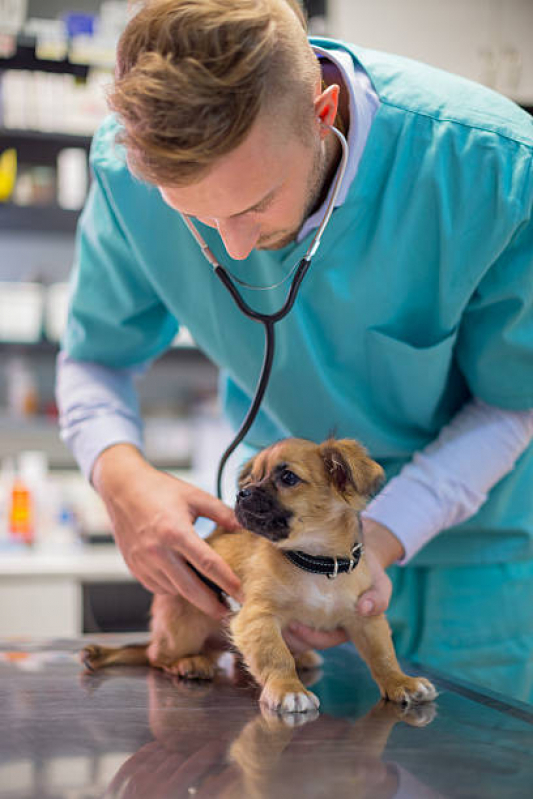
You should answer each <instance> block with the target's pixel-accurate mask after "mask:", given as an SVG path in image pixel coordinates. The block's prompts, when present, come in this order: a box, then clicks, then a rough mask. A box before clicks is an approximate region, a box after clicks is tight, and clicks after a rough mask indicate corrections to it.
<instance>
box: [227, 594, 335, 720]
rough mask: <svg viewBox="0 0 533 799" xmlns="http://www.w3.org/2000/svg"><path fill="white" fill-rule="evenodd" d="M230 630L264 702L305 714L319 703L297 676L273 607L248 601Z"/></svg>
mask: <svg viewBox="0 0 533 799" xmlns="http://www.w3.org/2000/svg"><path fill="white" fill-rule="evenodd" d="M230 629H231V635H232V638H233V642H234V644H235V646H236V647H237V649H239V651H240V652H241V653H242V656H243V658H244V661H245V663H246V665H247V667H248V669H249V670H250V672H251V673H252V675H253V676H254V677H255V679H256V680H257V682H258V683H259V684H260V685H261V686H262V688H263V690H262V692H261V702H264V703H265V704H266V705H268V707H270V708H272V709H273V710H276V711H281V712H288V713H291V712H299V713H305V712H306V711H308V710H314V709H316V708H317V707H318V706H319V704H320V702H319V700H318V697H316V696H315V695H314V694H312V693H311V692H310V691H307V690H306V689H305V688H304V686H303V684H302V683H301V682H300V680H299V679H298V675H297V673H296V666H295V663H294V658H293V656H292V655H291V653H290V651H289V648H288V646H287V644H286V643H285V641H284V640H283V637H282V635H281V625H280V622H279V620H278V619H277V618H276V616H275V615H274V613H273V612H272V611H271V610H269V609H268V608H258V607H257V605H255V604H254V606H253V607H250V606H248V607H247V606H246V604H245V605H243V607H242V608H241V610H240V611H239V612H238V613H237V615H236V616H234V618H233V619H232V621H231V624H230Z"/></svg>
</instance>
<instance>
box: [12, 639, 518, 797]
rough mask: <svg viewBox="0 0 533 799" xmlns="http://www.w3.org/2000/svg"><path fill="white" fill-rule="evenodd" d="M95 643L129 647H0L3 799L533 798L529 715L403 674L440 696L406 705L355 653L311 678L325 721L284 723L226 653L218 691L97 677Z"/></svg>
mask: <svg viewBox="0 0 533 799" xmlns="http://www.w3.org/2000/svg"><path fill="white" fill-rule="evenodd" d="M140 637H141V639H142V636H140ZM138 639H139V636H137V640H138ZM96 640H98V641H101V642H104V643H105V642H108V643H115V642H116V643H124V642H125V641H127V642H130V641H131V640H132V637H131V635H129V636H117V635H113V636H111V635H108V636H105V635H104V636H101V635H100V636H98V637H96V636H87V637H85V638H84V639H83V641H81V640H78V641H74V640H68V641H65V640H59V641H47V642H40V643H39V642H32V641H25V642H23V641H18V642H14V641H3V642H0V708H1V715H2V737H1V743H0V799H7V797H9V799H15V797H16V799H48V797H54V798H55V797H65V799H89V798H90V797H91V798H92V797H106V799H111V798H112V797H116V799H119V797H120V799H129V798H130V797H137V798H139V797H140V798H141V799H144V797H146V799H167V798H168V799H170V798H171V797H172V799H175V797H192V796H194V797H195V798H196V799H200V798H202V797H224V798H225V799H248V797H250V799H263V798H264V799H267V797H275V799H289V798H290V799H294V797H297V796H301V797H330V796H333V797H335V799H344V797H350V799H354V797H355V798H356V799H392V798H393V797H396V798H397V799H417V798H418V797H423V798H424V799H442V797H446V798H447V799H448V798H451V797H465V798H466V797H469V799H473V798H474V797H483V799H487V798H489V797H494V799H496V797H498V799H500V798H501V797H505V799H519V798H520V799H522V797H523V799H526V797H527V799H530V797H531V796H533V759H532V757H531V753H532V752H533V707H531V706H529V705H522V704H519V703H517V702H514V701H508V700H506V699H505V698H504V697H501V696H496V695H494V694H488V693H485V692H483V691H478V690H476V689H475V688H474V687H472V686H467V685H461V684H457V683H452V682H450V681H448V680H446V679H444V678H442V677H440V678H439V677H438V676H436V675H435V673H434V672H428V671H427V670H424V669H422V670H421V669H418V668H417V669H416V670H413V669H410V668H409V666H408V665H407V671H411V672H413V671H416V673H422V674H424V675H426V676H429V677H431V679H432V680H434V682H435V683H436V685H437V687H438V689H439V691H440V695H439V697H438V699H437V700H436V702H435V703H433V704H431V705H424V706H420V707H415V708H411V709H407V710H405V709H402V708H399V707H396V706H394V705H392V704H390V703H386V702H382V701H380V699H379V694H378V690H377V688H376V686H375V684H374V682H373V681H372V679H371V677H370V675H369V673H368V671H367V669H366V666H365V665H364V664H363V663H362V662H361V660H360V659H359V657H358V655H357V654H356V652H355V650H354V649H352V647H351V646H350V645H344V646H341V647H337V648H336V649H333V650H330V651H329V652H327V653H325V662H324V665H323V666H322V668H321V669H320V670H319V671H316V672H309V674H308V677H307V682H308V685H312V686H313V692H314V693H316V694H317V696H318V697H319V698H320V700H321V709H320V714H317V715H315V716H311V715H310V714H294V715H292V716H290V715H289V716H287V717H279V716H276V715H274V714H271V713H269V712H267V711H265V710H264V709H263V710H262V709H261V708H260V706H259V703H258V701H257V700H258V696H259V691H258V689H257V687H256V686H255V685H254V683H253V682H252V681H251V680H250V678H248V677H247V675H246V674H244V673H243V672H242V670H241V669H240V667H239V666H238V665H237V664H235V663H234V662H233V660H232V658H231V656H230V655H229V654H227V655H224V656H223V659H222V661H221V666H222V668H221V671H220V672H219V674H218V675H217V678H216V679H215V681H214V682H213V683H206V682H200V683H198V682H197V683H194V682H187V681H182V680H179V679H177V678H171V677H169V676H167V675H165V674H163V673H160V672H157V671H155V670H151V669H148V668H127V667H117V668H115V669H108V670H107V671H105V672H99V673H96V674H92V675H90V674H86V673H84V670H83V667H82V666H81V665H80V663H79V662H78V659H77V657H78V651H79V650H80V649H81V648H82V646H83V645H84V644H85V643H87V642H88V641H96Z"/></svg>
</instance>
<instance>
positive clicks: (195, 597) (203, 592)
mask: <svg viewBox="0 0 533 799" xmlns="http://www.w3.org/2000/svg"><path fill="white" fill-rule="evenodd" d="M168 555H169V561H170V562H169V563H168V564H167V569H166V574H167V577H168V578H169V580H171V581H172V583H173V586H174V587H173V590H172V593H173V594H181V595H182V596H184V597H185V599H187V600H188V601H189V602H191V603H192V604H193V605H196V607H197V608H200V610H203V612H204V613H206V614H207V615H208V616H211V617H212V618H214V619H222V618H224V617H225V616H226V615H227V613H228V608H227V607H226V605H223V604H222V602H219V600H218V599H217V596H216V594H215V593H214V591H213V590H212V589H211V588H209V587H208V586H207V585H206V584H205V583H203V582H202V581H201V580H200V578H199V577H197V575H196V574H195V573H194V572H193V570H192V569H190V568H189V566H188V565H187V564H186V563H185V561H184V560H183V558H181V557H180V556H179V555H176V554H175V553H174V552H169V553H168ZM213 582H214V581H213Z"/></svg>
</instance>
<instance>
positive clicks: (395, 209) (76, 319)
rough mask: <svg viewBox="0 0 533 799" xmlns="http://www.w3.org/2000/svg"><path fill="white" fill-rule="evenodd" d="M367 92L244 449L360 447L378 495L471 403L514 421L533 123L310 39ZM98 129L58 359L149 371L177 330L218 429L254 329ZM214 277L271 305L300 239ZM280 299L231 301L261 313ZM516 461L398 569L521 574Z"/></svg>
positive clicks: (522, 341)
mask: <svg viewBox="0 0 533 799" xmlns="http://www.w3.org/2000/svg"><path fill="white" fill-rule="evenodd" d="M311 43H312V44H317V45H319V46H320V47H323V48H325V49H336V50H346V51H347V52H349V53H350V54H351V56H352V58H353V59H354V62H356V63H359V64H360V65H361V66H362V67H363V68H364V69H365V70H366V71H367V73H368V75H369V76H370V79H371V81H372V84H373V86H374V88H375V90H376V92H377V94H378V97H379V100H380V106H379V109H378V111H377V114H376V116H375V118H374V121H373V123H372V127H371V130H370V134H369V138H368V141H367V144H366V147H365V150H364V152H363V156H362V159H361V162H360V165H359V168H358V172H357V174H356V176H355V179H354V181H353V183H352V185H351V188H350V190H349V192H348V195H347V197H346V201H345V202H344V204H343V205H342V206H341V207H339V208H337V209H335V211H334V212H333V215H332V218H331V221H330V225H329V227H328V229H327V230H326V232H325V234H324V237H323V240H322V245H321V248H320V249H319V251H318V253H317V255H316V257H315V258H314V261H313V263H312V266H311V268H310V270H309V272H308V274H307V276H306V278H305V280H304V282H303V284H302V287H301V290H300V293H299V296H298V299H297V302H296V304H295V306H294V309H293V310H292V312H291V314H290V315H289V316H288V317H287V318H286V319H284V320H283V321H282V322H280V323H279V324H278V325H277V326H276V343H277V349H276V356H275V361H274V369H273V374H272V377H271V381H270V385H269V388H268V391H267V394H266V397H265V400H264V402H263V407H262V411H261V413H260V416H259V418H258V420H257V421H256V423H255V424H254V426H253V428H252V430H251V431H250V434H249V436H248V439H247V441H248V442H249V443H250V444H252V445H253V446H258V447H260V446H264V445H267V444H269V443H271V442H272V441H273V440H275V439H277V438H280V437H282V436H284V435H287V434H290V435H296V436H303V437H305V438H310V439H313V440H316V441H320V440H322V439H324V438H326V437H327V436H328V435H329V434H330V433H331V432H332V431H334V432H335V434H336V435H337V436H340V437H344V436H349V437H354V438H357V439H359V440H360V441H361V442H362V443H363V444H364V445H365V446H366V447H367V448H368V450H369V452H370V453H371V455H372V456H373V457H374V458H376V459H377V460H378V461H380V462H381V463H382V465H383V466H384V468H385V470H386V473H387V476H388V477H389V478H390V477H392V476H394V475H395V474H397V473H398V471H399V470H400V469H401V467H402V466H403V465H404V464H405V463H406V462H407V461H408V460H409V459H410V458H411V456H412V454H413V453H414V452H415V451H416V450H419V449H421V448H422V447H424V446H425V445H426V444H428V443H429V442H431V441H432V440H434V439H435V438H436V436H437V435H438V433H439V431H440V429H441V427H442V426H443V425H445V424H446V423H447V422H448V421H449V420H450V419H451V418H452V417H453V416H454V415H455V414H456V413H457V411H458V410H459V409H460V408H461V406H462V405H463V404H464V403H465V402H466V401H468V399H469V398H470V397H472V396H476V397H479V398H481V399H483V400H485V401H486V402H487V403H491V404H494V405H497V406H500V407H502V408H509V409H526V408H531V407H533V223H532V216H531V215H532V205H533V168H532V153H533V119H532V118H531V117H530V116H529V115H528V114H527V113H526V112H524V111H522V110H521V109H519V108H518V107H517V106H516V105H514V104H513V103H512V102H510V101H509V100H507V99H505V98H503V97H502V96H500V95H498V94H496V93H494V92H492V91H490V90H489V89H486V88H484V87H482V86H479V85H477V84H474V83H471V82H469V81H467V80H464V79H462V78H458V77H456V76H453V75H450V74H448V73H445V72H441V71H439V70H436V69H433V68H431V67H428V66H425V65H422V64H419V63H416V62H413V61H410V60H407V59H404V58H400V57H396V56H391V55H386V54H384V53H379V52H375V51H370V50H365V49H361V48H359V47H355V46H352V45H350V44H345V43H342V42H337V41H332V40H328V39H321V38H320V39H318V38H316V39H312V40H311ZM118 130H119V126H118V124H117V122H116V120H115V119H114V118H113V117H110V118H108V119H107V120H106V121H105V122H104V123H103V125H102V126H101V128H100V130H99V131H98V133H97V134H96V136H95V139H94V142H93V146H92V151H91V163H92V168H93V171H94V177H95V180H94V182H93V185H92V188H91V192H90V196H89V199H88V202H87V205H86V207H85V209H84V212H83V214H82V218H81V222H80V225H79V231H78V239H77V256H76V264H75V271H74V274H73V295H72V302H71V310H70V317H69V323H68V328H67V331H66V335H65V338H64V342H63V346H64V349H65V350H66V351H67V352H68V353H69V354H70V355H71V356H72V357H74V358H78V359H81V360H91V361H96V362H101V363H103V364H106V365H109V366H112V367H127V366H131V365H134V364H139V363H142V362H146V361H149V360H151V359H153V358H156V357H157V356H158V355H160V354H161V353H162V352H163V351H164V350H165V349H166V348H167V347H168V346H169V344H170V342H171V340H172V339H173V337H174V335H175V333H176V331H177V329H178V326H179V323H183V324H184V325H186V326H187V327H188V328H189V329H190V331H191V333H192V335H193V336H194V338H195V340H196V342H197V343H198V345H199V347H200V348H201V349H202V350H203V351H204V352H205V353H206V354H207V355H208V356H209V357H210V358H211V359H212V360H213V361H214V362H215V363H216V364H218V365H219V366H220V367H221V370H222V372H221V375H222V377H221V384H222V394H223V398H224V406H225V409H226V412H227V414H228V416H229V418H230V420H231V421H232V422H233V424H234V425H235V426H236V427H237V426H238V425H239V424H240V422H241V420H242V418H243V417H244V415H245V413H246V410H247V409H248V406H249V403H250V397H251V396H252V395H253V391H254V387H255V385H256V382H257V378H258V374H259V370H260V365H261V362H262V357H263V328H262V326H261V325H259V324H258V323H256V322H253V321H251V320H249V319H247V318H245V317H244V316H242V314H241V313H240V312H239V311H238V310H237V308H236V306H235V304H234V302H233V300H232V299H231V298H230V296H229V295H228V293H227V291H226V290H225V288H224V287H223V286H222V285H221V283H220V282H219V280H218V279H217V278H216V276H215V275H214V274H213V272H212V270H211V268H210V267H209V265H208V264H207V262H206V261H205V260H204V257H203V256H202V254H201V252H200V250H199V248H198V246H197V245H196V243H195V242H194V240H193V238H192V236H191V234H190V233H189V231H188V230H187V229H186V228H185V226H184V224H183V222H182V220H181V218H180V216H179V214H177V213H176V212H175V211H173V210H172V209H171V208H169V207H168V206H167V205H166V204H165V203H164V201H163V200H162V198H161V196H160V194H159V192H158V190H157V189H156V188H154V187H151V186H149V185H146V184H144V183H143V182H140V181H139V180H137V179H135V178H134V177H132V175H131V174H130V172H129V171H128V169H127V167H126V164H125V159H124V153H123V151H122V149H121V147H120V146H119V145H117V144H116V143H115V136H116V134H117V132H118ZM198 226H199V229H200V230H201V233H202V235H203V236H204V237H205V239H206V241H207V242H208V244H209V246H210V247H211V249H212V251H213V252H214V254H215V255H216V257H217V258H219V259H220V261H221V263H223V264H226V265H227V266H229V268H230V269H231V270H232V271H233V273H234V274H236V275H237V276H239V277H241V278H243V279H245V280H246V281H248V282H250V283H253V284H259V285H271V284H273V283H277V282H278V281H279V280H280V279H281V278H282V277H284V276H285V275H286V274H287V272H288V271H289V269H290V268H291V267H292V266H293V264H294V263H295V262H297V261H298V260H299V259H300V258H301V257H302V256H303V254H304V253H305V251H306V249H307V247H308V245H309V242H310V238H311V235H312V234H310V236H308V237H307V238H305V239H304V240H303V241H301V242H300V243H293V244H291V245H289V246H288V247H286V248H284V249H283V250H280V251H271V252H269V251H262V252H260V251H258V252H256V251H254V252H252V253H251V254H250V256H249V257H248V258H247V259H246V260H244V261H232V259H231V258H230V257H229V256H228V255H227V253H226V251H225V249H224V247H223V244H222V242H221V240H220V238H219V236H218V233H217V232H216V231H215V230H213V229H211V228H209V227H206V226H203V225H201V224H199V225H198ZM287 286H288V284H287V283H285V284H284V285H283V286H281V287H280V288H278V289H275V290H272V291H267V292H252V291H249V290H246V289H243V291H242V293H243V296H244V297H245V299H246V300H247V301H248V302H250V303H251V304H252V305H253V306H254V307H256V308H258V309H260V310H262V311H268V312H271V311H274V310H277V309H278V308H279V306H280V305H281V304H282V302H283V299H284V297H285V294H286V290H287ZM532 487H533V447H529V448H528V450H527V451H526V452H525V453H524V454H523V455H522V456H521V458H520V459H519V461H518V463H517V465H516V467H515V469H514V470H513V471H512V472H511V473H510V474H508V475H507V476H506V477H505V478H504V479H503V480H501V481H500V483H499V484H498V485H497V486H496V487H495V488H494V489H493V490H492V491H491V493H490V495H489V498H488V500H487V502H486V503H485V504H484V506H483V507H482V508H481V509H480V511H479V512H478V513H477V514H476V515H475V516H474V517H472V518H471V519H469V520H468V521H467V522H466V523H464V524H461V525H460V526H457V527H454V528H451V529H450V530H447V531H444V532H443V533H441V534H440V535H439V536H437V538H435V539H434V540H433V541H431V542H430V543H429V544H428V545H427V546H426V547H425V548H424V549H423V550H422V551H421V552H420V553H419V554H418V555H417V556H416V558H415V559H414V560H413V561H411V562H412V563H414V564H417V565H427V564H436V563H446V564H454V563H458V564H459V563H486V562H498V561H502V560H520V559H526V558H532V557H533V488H532Z"/></svg>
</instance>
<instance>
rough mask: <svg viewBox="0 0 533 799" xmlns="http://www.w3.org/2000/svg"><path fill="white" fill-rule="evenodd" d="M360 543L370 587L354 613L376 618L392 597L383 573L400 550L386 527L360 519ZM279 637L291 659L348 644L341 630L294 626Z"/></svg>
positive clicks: (398, 544)
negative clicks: (361, 526)
mask: <svg viewBox="0 0 533 799" xmlns="http://www.w3.org/2000/svg"><path fill="white" fill-rule="evenodd" d="M363 541H364V546H365V556H366V561H367V564H368V568H369V570H370V574H371V575H372V585H371V586H370V588H369V589H368V590H366V591H365V592H364V593H363V594H361V596H360V597H359V599H358V601H357V605H356V609H357V612H358V613H360V614H361V616H379V614H380V613H384V612H385V611H386V610H387V608H388V606H389V602H390V598H391V594H392V583H391V581H390V578H389V577H388V575H387V574H386V573H385V569H386V568H388V567H389V566H390V565H391V564H392V563H395V561H397V560H400V559H401V558H402V557H403V555H404V549H403V546H402V545H401V543H400V541H399V540H398V539H397V538H396V536H395V535H393V533H391V531H390V530H389V529H388V527H384V526H383V525H381V524H379V523H378V522H375V521H373V519H363ZM283 637H284V639H285V641H286V642H287V646H288V647H289V649H290V650H291V652H293V654H295V655H299V654H300V653H302V652H305V651H306V650H307V649H329V648H330V647H332V646H337V645H338V644H342V643H344V642H345V641H347V640H348V636H347V635H346V633H345V632H344V630H342V629H337V630H332V631H331V632H325V631H324V630H315V629H313V628H312V627H307V626H306V625H305V624H299V623H297V622H293V623H292V624H290V625H289V626H288V627H287V628H286V629H285V630H284V631H283Z"/></svg>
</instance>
